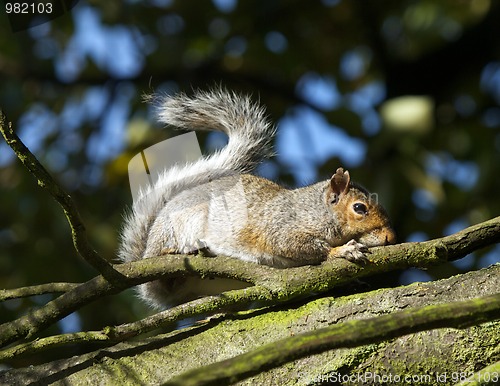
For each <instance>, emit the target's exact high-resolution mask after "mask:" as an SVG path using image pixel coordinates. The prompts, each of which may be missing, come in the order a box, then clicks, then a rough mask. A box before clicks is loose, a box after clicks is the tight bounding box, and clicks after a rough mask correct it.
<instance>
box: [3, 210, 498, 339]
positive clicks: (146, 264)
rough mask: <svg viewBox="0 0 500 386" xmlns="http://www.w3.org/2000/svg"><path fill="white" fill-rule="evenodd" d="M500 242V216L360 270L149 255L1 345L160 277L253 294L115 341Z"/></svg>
mask: <svg viewBox="0 0 500 386" xmlns="http://www.w3.org/2000/svg"><path fill="white" fill-rule="evenodd" d="M499 238H500V217H496V218H494V219H492V220H489V221H485V222H483V223H481V224H477V225H474V226H471V227H469V228H467V229H464V230H463V231H460V232H458V233H456V234H453V235H450V236H446V237H443V238H440V239H435V240H430V241H425V242H419V243H404V244H398V245H391V246H386V247H377V248H372V249H371V254H370V255H369V256H368V258H369V263H367V264H365V265H363V266H361V265H357V264H353V263H350V262H349V261H347V260H344V259H332V260H327V261H325V262H324V263H323V264H321V265H319V266H304V267H296V268H287V269H276V268H272V267H267V266H264V265H257V264H253V263H248V262H244V261H240V260H237V259H233V258H228V257H223V256H219V257H215V258H206V257H201V256H185V255H168V256H162V257H154V258H148V259H144V260H141V261H136V262H132V263H126V264H119V265H115V266H114V268H115V269H116V270H117V271H118V272H119V274H120V275H122V276H123V277H124V280H122V281H121V282H120V283H118V285H114V284H110V283H109V282H107V281H106V280H105V279H104V278H103V277H102V276H97V277H95V278H94V279H91V280H89V281H88V282H86V283H83V284H81V285H79V286H78V287H76V288H75V289H73V290H71V291H69V292H67V293H64V294H63V295H61V296H59V297H58V298H56V299H54V300H52V301H51V302H49V303H47V304H46V305H45V306H43V307H40V308H38V309H36V310H32V311H31V312H29V313H28V314H27V315H25V316H22V317H20V318H19V319H16V320H14V321H12V322H8V323H4V324H3V325H0V347H1V346H4V345H6V344H9V343H12V342H14V341H16V340H17V339H20V338H27V337H30V336H32V335H33V334H35V333H37V332H38V331H40V330H42V329H43V328H45V327H47V326H49V325H51V324H53V323H55V322H56V321H58V320H60V319H62V318H63V317H65V316H67V315H68V314H70V313H71V312H73V311H75V310H77V309H78V308H80V307H82V306H83V305H86V304H88V303H90V302H92V301H93V300H95V299H97V298H100V297H102V296H105V295H110V294H115V293H118V292H120V291H122V290H123V289H126V288H129V287H131V286H134V285H137V284H141V283H144V282H147V281H151V280H155V279H158V278H160V277H164V278H166V277H176V276H179V275H186V274H188V275H195V276H199V277H206V276H215V277H225V278H232V279H237V280H242V281H246V282H248V283H251V284H254V287H251V288H252V289H251V290H250V289H248V288H246V289H242V290H237V291H230V293H223V294H221V295H219V296H213V297H207V298H203V299H199V300H196V301H194V302H190V303H186V304H183V305H180V306H177V307H174V308H172V309H169V310H167V311H164V312H163V313H160V314H157V315H154V316H152V317H150V318H146V319H144V320H143V321H141V322H140V323H139V324H137V325H135V327H137V326H140V328H138V329H137V330H135V331H134V329H133V328H135V327H133V328H130V329H128V330H126V329H123V330H120V328H119V327H115V328H116V329H117V330H116V331H117V332H116V335H115V336H114V337H113V339H117V340H120V339H124V338H127V337H130V336H133V335H137V334H139V333H144V332H146V331H151V330H152V329H155V328H158V327H160V326H163V325H164V323H166V324H168V323H171V322H173V321H177V320H181V319H183V318H186V317H189V316H195V315H202V314H206V313H207V312H212V311H214V310H217V309H218V308H219V307H225V306H229V305H231V306H232V308H233V309H242V308H245V307H247V306H248V305H249V304H251V303H252V302H254V301H255V300H256V299H259V301H262V302H268V303H273V304H275V303H281V302H286V301H288V300H290V299H294V298H297V297H299V296H304V295H308V294H310V293H322V292H325V291H328V290H330V289H332V288H334V287H336V286H338V285H342V284H345V283H347V282H349V281H351V280H352V279H355V278H360V277H365V276H368V275H372V274H376V273H382V272H388V271H391V270H394V269H401V268H409V267H425V266H430V265H435V264H439V263H442V262H445V261H448V260H455V259H458V258H460V257H463V256H465V255H466V254H467V253H470V252H471V251H473V250H476V249H479V248H482V247H485V246H488V245H491V244H494V243H496V242H498V241H499Z"/></svg>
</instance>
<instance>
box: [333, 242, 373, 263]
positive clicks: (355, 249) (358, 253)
mask: <svg viewBox="0 0 500 386" xmlns="http://www.w3.org/2000/svg"><path fill="white" fill-rule="evenodd" d="M368 253H370V251H369V250H368V247H367V246H366V245H364V244H361V243H358V242H357V241H356V240H351V241H349V242H348V243H347V244H344V245H341V246H340V247H335V248H332V249H330V252H329V253H328V258H329V259H330V258H342V259H346V260H349V261H350V262H353V263H366V261H367V258H366V255H367V254H368Z"/></svg>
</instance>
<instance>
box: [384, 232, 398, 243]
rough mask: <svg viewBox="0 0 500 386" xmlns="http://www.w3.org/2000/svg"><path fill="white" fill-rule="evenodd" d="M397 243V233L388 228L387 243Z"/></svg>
mask: <svg viewBox="0 0 500 386" xmlns="http://www.w3.org/2000/svg"><path fill="white" fill-rule="evenodd" d="M390 244H396V233H395V232H394V231H393V230H392V229H388V230H387V232H386V234H385V245H390Z"/></svg>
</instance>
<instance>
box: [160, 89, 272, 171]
mask: <svg viewBox="0 0 500 386" xmlns="http://www.w3.org/2000/svg"><path fill="white" fill-rule="evenodd" d="M157 104H158V107H159V114H158V117H159V120H160V122H163V123H165V124H167V125H171V126H174V127H178V128H181V129H186V130H211V131H221V132H223V133H225V134H227V135H228V137H229V143H228V144H227V146H226V147H225V148H223V149H222V150H221V151H220V152H217V153H215V154H213V155H212V156H210V157H209V158H207V159H205V161H207V160H210V167H211V168H216V169H226V170H233V171H237V172H249V171H251V170H253V168H254V167H255V165H256V164H258V163H259V162H260V161H262V160H263V159H264V158H265V157H266V156H268V155H269V147H270V143H271V139H272V137H273V134H274V129H273V127H272V126H271V125H270V124H269V123H268V121H267V120H266V118H265V110H264V108H262V107H261V106H259V105H257V104H255V103H253V102H252V101H251V100H250V98H249V97H247V96H240V95H237V94H235V93H231V92H228V91H225V90H223V89H215V90H213V91H207V92H205V91H198V92H197V93H196V94H195V95H194V96H193V97H188V96H186V95H185V94H178V95H175V96H167V97H161V98H159V100H158V102H157Z"/></svg>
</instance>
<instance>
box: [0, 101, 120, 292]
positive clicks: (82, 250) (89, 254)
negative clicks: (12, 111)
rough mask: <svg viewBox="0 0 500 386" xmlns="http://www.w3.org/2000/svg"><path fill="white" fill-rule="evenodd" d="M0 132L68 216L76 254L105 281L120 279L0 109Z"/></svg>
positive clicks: (67, 197)
mask: <svg viewBox="0 0 500 386" xmlns="http://www.w3.org/2000/svg"><path fill="white" fill-rule="evenodd" d="M0 132H1V133H2V135H3V137H4V138H5V141H6V142H7V144H8V145H9V146H10V147H11V148H12V150H14V152H15V153H16V155H17V157H18V158H19V160H20V161H21V162H22V164H23V165H24V166H25V167H26V168H27V169H28V170H29V171H30V173H31V174H33V176H34V177H35V178H36V179H37V181H38V185H39V186H41V187H42V188H44V189H47V191H48V192H49V193H50V195H51V196H52V197H54V199H55V200H56V201H57V202H58V203H59V205H61V207H62V209H63V211H64V214H65V215H66V218H67V219H68V222H69V226H70V228H71V235H72V238H73V245H74V246H75V249H76V251H77V252H78V254H79V255H80V256H81V257H82V258H83V259H84V260H86V261H87V262H88V263H89V264H90V265H92V266H93V267H94V268H95V269H96V270H97V271H98V272H99V273H100V274H102V275H103V276H104V277H105V278H106V279H107V280H108V281H110V282H112V283H117V282H119V281H121V280H122V279H123V278H122V277H121V276H120V275H119V274H118V272H116V271H115V270H114V269H113V267H112V266H111V264H109V263H108V262H107V261H106V260H105V259H103V258H102V257H101V256H100V255H99V254H98V253H97V252H96V251H95V250H94V249H93V248H92V247H91V246H90V244H89V242H88V240H87V231H86V229H85V225H84V224H83V222H82V219H81V217H80V213H79V212H78V209H77V208H76V205H75V203H74V202H73V200H72V198H71V196H70V195H69V194H68V193H66V192H65V191H64V190H63V189H62V188H61V187H60V186H59V185H58V184H57V183H56V181H55V180H54V179H53V178H52V176H51V175H50V174H49V172H48V171H47V170H46V169H45V168H44V167H43V165H42V164H40V162H39V161H38V160H37V159H36V157H35V156H34V155H33V153H31V152H30V150H29V149H28V148H27V147H26V146H25V145H24V143H23V142H22V141H21V140H20V139H19V137H18V136H17V135H16V133H15V132H14V129H13V128H12V123H11V122H8V120H7V117H6V116H5V114H4V113H3V111H2V110H0Z"/></svg>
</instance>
